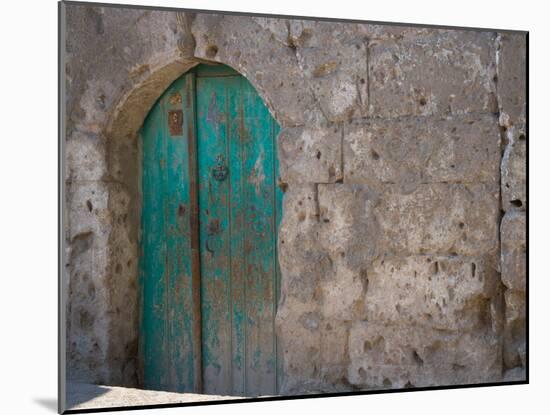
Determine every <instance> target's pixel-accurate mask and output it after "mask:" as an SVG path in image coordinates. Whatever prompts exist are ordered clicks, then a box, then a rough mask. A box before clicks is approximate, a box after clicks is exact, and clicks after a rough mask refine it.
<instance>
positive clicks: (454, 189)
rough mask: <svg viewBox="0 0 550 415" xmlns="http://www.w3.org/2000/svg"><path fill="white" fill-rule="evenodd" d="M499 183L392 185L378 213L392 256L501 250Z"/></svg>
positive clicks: (464, 253)
mask: <svg viewBox="0 0 550 415" xmlns="http://www.w3.org/2000/svg"><path fill="white" fill-rule="evenodd" d="M498 199H499V192H498V186H497V185H496V184H445V183H434V184H423V185H419V186H418V187H416V188H415V189H414V190H413V191H409V190H408V189H407V190H403V189H400V188H399V187H398V186H397V185H396V186H389V187H388V188H387V190H386V191H385V192H384V193H383V194H382V195H381V197H380V203H379V204H378V205H377V206H376V209H374V212H375V213H374V214H375V215H376V217H377V220H378V223H379V224H380V230H381V233H382V235H383V239H384V241H385V243H386V244H387V249H388V250H389V251H390V252H404V253H419V254H422V253H446V254H458V255H469V256H479V255H482V254H484V253H493V254H494V253H496V251H497V249H498V214H499V212H498Z"/></svg>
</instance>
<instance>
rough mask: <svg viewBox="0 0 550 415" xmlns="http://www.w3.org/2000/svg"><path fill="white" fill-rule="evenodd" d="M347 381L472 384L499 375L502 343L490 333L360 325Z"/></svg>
mask: <svg viewBox="0 0 550 415" xmlns="http://www.w3.org/2000/svg"><path fill="white" fill-rule="evenodd" d="M349 349H350V357H351V364H350V366H349V372H348V378H349V380H350V382H351V383H352V384H353V385H356V386H358V387H360V388H377V389H378V388H406V387H414V386H435V385H437V386H441V385H453V384H471V383H478V382H484V381H487V380H489V379H499V378H500V376H501V371H502V367H501V364H502V363H501V359H502V357H501V353H500V342H499V339H498V337H497V336H495V335H494V334H492V333H491V332H487V331H479V332H466V333H463V332H453V331H446V330H435V329H428V328H422V327H416V326H415V325H414V324H410V323H409V324H398V325H388V324H379V323H376V322H364V321H358V322H355V323H354V324H353V326H352V327H351V331H350V340H349Z"/></svg>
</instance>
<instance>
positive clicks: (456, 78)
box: [368, 31, 497, 117]
mask: <svg viewBox="0 0 550 415" xmlns="http://www.w3.org/2000/svg"><path fill="white" fill-rule="evenodd" d="M495 56H496V51H495V39H494V34H493V33H488V32H473V31H452V32H451V31H449V32H447V34H446V35H439V36H433V37H428V38H421V39H415V40H411V41H409V42H398V41H394V40H386V41H373V42H371V43H370V44H369V57H368V60H369V68H368V69H369V83H370V84H369V93H370V96H369V107H370V108H369V110H370V114H371V115H373V116H375V117H397V116H403V115H432V114H447V113H452V114H461V113H468V112H496V111H497V102H496V95H495V93H496V90H495V82H494V80H493V79H494V76H495Z"/></svg>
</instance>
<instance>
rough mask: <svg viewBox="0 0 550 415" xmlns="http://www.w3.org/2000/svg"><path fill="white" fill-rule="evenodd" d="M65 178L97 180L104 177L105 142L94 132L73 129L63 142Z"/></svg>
mask: <svg viewBox="0 0 550 415" xmlns="http://www.w3.org/2000/svg"><path fill="white" fill-rule="evenodd" d="M65 161H66V169H65V179H66V180H70V181H80V180H87V181H98V180H101V179H102V178H104V177H105V175H106V173H107V166H106V160H105V143H104V142H103V140H102V139H101V138H100V137H98V136H97V135H95V134H84V133H81V132H78V131H73V133H72V134H71V136H70V137H69V138H68V139H67V141H66V143H65Z"/></svg>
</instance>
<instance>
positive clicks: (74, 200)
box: [66, 181, 110, 242]
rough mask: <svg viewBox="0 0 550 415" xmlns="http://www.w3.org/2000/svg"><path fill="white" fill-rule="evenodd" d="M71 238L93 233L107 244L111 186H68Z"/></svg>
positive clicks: (97, 183) (89, 184)
mask: <svg viewBox="0 0 550 415" xmlns="http://www.w3.org/2000/svg"><path fill="white" fill-rule="evenodd" d="M66 193H67V219H68V229H69V238H70V239H72V238H74V237H75V236H76V235H79V234H85V233H93V234H94V235H95V236H96V238H100V239H101V240H102V241H104V242H106V241H107V239H108V237H109V234H110V212H109V185H108V184H106V183H104V182H97V181H92V182H75V183H69V184H67V185H66Z"/></svg>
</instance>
